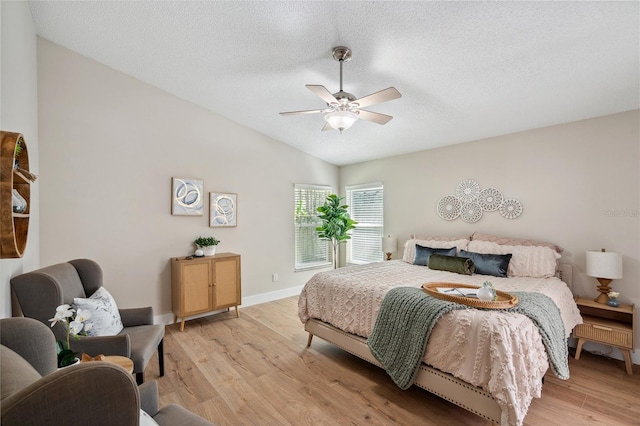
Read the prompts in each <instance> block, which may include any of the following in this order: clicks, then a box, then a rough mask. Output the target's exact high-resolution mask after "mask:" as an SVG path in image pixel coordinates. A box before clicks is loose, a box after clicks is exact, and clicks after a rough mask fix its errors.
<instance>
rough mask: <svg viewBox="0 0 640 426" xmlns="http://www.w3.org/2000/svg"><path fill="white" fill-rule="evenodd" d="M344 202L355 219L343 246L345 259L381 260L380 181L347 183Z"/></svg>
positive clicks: (381, 204)
mask: <svg viewBox="0 0 640 426" xmlns="http://www.w3.org/2000/svg"><path fill="white" fill-rule="evenodd" d="M346 192H347V204H348V205H349V213H350V214H351V218H352V219H353V220H355V221H356V222H358V224H357V225H356V228H355V229H354V230H353V231H351V239H350V240H349V243H348V246H347V262H348V263H356V264H362V263H371V262H379V261H381V260H383V254H382V235H383V225H384V214H383V211H384V203H383V195H384V190H383V185H382V183H380V182H376V183H370V184H364V185H355V186H347V187H346Z"/></svg>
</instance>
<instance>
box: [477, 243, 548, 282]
mask: <svg viewBox="0 0 640 426" xmlns="http://www.w3.org/2000/svg"><path fill="white" fill-rule="evenodd" d="M468 250H469V251H473V252H476V253H490V254H511V255H512V256H511V261H510V262H509V270H508V275H509V276H510V277H533V278H549V277H553V276H554V275H555V273H556V267H557V262H558V259H560V257H561V256H560V254H558V253H557V252H556V251H555V250H554V249H552V248H550V247H547V246H517V245H516V246H511V245H505V244H498V243H494V242H490V241H477V240H473V241H471V242H470V243H469V245H468ZM474 263H475V262H474ZM476 273H479V272H478V268H477V265H476Z"/></svg>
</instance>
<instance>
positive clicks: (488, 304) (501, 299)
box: [422, 282, 518, 309]
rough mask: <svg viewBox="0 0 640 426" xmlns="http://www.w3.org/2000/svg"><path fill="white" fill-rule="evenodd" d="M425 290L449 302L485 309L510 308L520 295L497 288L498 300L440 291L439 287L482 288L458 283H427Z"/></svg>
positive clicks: (424, 285)
mask: <svg viewBox="0 0 640 426" xmlns="http://www.w3.org/2000/svg"><path fill="white" fill-rule="evenodd" d="M422 288H423V289H424V291H426V292H427V294H429V295H431V296H433V297H435V298H437V299H442V300H446V301H449V302H455V303H460V304H463V305H467V306H473V307H474V308H484V309H508V308H512V307H514V306H516V305H517V304H518V296H514V295H513V294H509V293H507V292H504V291H500V290H496V300H490V301H485V300H480V299H477V298H475V297H466V296H460V295H458V296H456V295H455V294H445V293H440V292H439V291H438V288H480V287H478V286H475V285H467V284H456V283H436V282H431V283H426V284H423V285H422Z"/></svg>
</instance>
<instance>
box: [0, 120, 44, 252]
mask: <svg viewBox="0 0 640 426" xmlns="http://www.w3.org/2000/svg"><path fill="white" fill-rule="evenodd" d="M16 146H19V147H20V148H19V150H20V152H19V154H17V155H16ZM35 180H36V176H35V175H33V174H32V173H30V172H29V152H28V151H27V144H26V143H25V141H24V138H23V137H22V134H20V133H13V132H5V131H1V132H0V258H17V257H22V255H23V254H24V250H25V248H26V246H27V234H28V232H29V211H30V210H31V183H32V182H34V181H35ZM14 190H15V191H16V192H17V193H18V194H19V195H20V196H21V197H22V198H23V199H24V201H26V209H24V211H19V212H15V211H14V209H13V191H14Z"/></svg>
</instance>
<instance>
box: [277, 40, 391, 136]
mask: <svg viewBox="0 0 640 426" xmlns="http://www.w3.org/2000/svg"><path fill="white" fill-rule="evenodd" d="M333 59H335V60H336V61H338V62H339V63H340V91H338V92H337V93H334V94H331V92H329V91H328V90H327V89H326V88H325V87H324V86H318V85H313V84H307V85H306V87H307V89H309V90H311V91H312V92H313V93H314V94H316V95H317V96H319V97H320V98H321V99H322V100H323V101H325V102H326V103H327V107H326V108H324V109H313V110H307V111H290V112H281V113H280V115H301V114H318V113H324V114H325V116H324V119H325V121H326V123H325V125H324V127H323V128H322V130H323V131H324V130H332V129H335V130H339V131H340V133H342V131H343V130H345V129H348V128H349V127H351V126H352V125H353V123H355V122H356V121H357V120H358V119H359V118H361V119H363V120H366V121H371V122H372V123H376V124H386V123H387V122H389V120H391V119H392V118H393V117H392V116H390V115H385V114H380V113H378V112H371V111H367V110H364V109H362V108H364V107H368V106H371V105H375V104H379V103H382V102H387V101H391V100H393V99H398V98H399V97H401V96H402V95H401V94H400V92H398V91H397V90H396V88H395V87H388V88H386V89H384V90H381V91H379V92H376V93H372V94H370V95H367V96H364V97H362V98H360V99H356V97H355V96H354V95H352V94H351V93H347V92H345V91H344V90H342V64H343V63H344V62H349V60H351V49H349V48H348V47H344V46H337V47H334V48H333Z"/></svg>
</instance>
